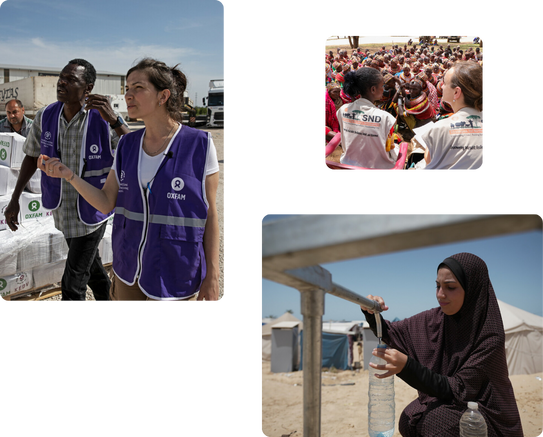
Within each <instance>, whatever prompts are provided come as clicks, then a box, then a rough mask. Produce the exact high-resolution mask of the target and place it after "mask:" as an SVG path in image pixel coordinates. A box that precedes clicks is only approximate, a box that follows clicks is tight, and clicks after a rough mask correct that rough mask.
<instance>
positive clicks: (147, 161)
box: [112, 125, 219, 188]
mask: <svg viewBox="0 0 543 437" xmlns="http://www.w3.org/2000/svg"><path fill="white" fill-rule="evenodd" d="M181 129H182V125H179V128H178V129H177V132H176V133H175V134H174V136H173V137H172V139H171V140H170V144H168V147H166V150H165V152H166V151H167V150H169V148H170V145H171V142H172V141H173V139H174V138H175V137H176V136H177V135H178V134H179V131H180V130H181ZM165 152H164V153H165ZM139 153H140V163H141V166H140V169H141V171H140V183H141V186H142V188H145V187H147V184H148V183H149V182H151V180H152V179H153V178H154V177H155V175H156V172H157V170H158V168H159V167H160V163H161V162H162V158H163V157H164V153H159V154H158V155H156V156H149V155H148V154H147V153H145V151H144V150H143V147H140V148H139ZM116 160H117V155H116V154H115V158H114V162H113V167H112V168H113V169H116V168H117V165H116ZM218 171H219V161H218V159H217V149H216V148H215V144H214V143H213V138H211V137H209V150H208V153H207V157H206V176H209V175H212V174H214V173H217V172H218Z"/></svg>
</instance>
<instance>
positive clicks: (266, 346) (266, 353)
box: [262, 313, 302, 361]
mask: <svg viewBox="0 0 543 437" xmlns="http://www.w3.org/2000/svg"><path fill="white" fill-rule="evenodd" d="M282 322H299V329H300V330H301V329H302V321H301V320H300V319H298V318H297V317H294V316H293V315H292V314H290V313H285V314H283V315H282V316H281V317H278V318H277V319H274V320H273V321H272V322H270V323H266V324H265V325H263V326H262V359H263V360H265V361H270V360H271V334H272V327H273V326H274V325H277V324H278V323H282Z"/></svg>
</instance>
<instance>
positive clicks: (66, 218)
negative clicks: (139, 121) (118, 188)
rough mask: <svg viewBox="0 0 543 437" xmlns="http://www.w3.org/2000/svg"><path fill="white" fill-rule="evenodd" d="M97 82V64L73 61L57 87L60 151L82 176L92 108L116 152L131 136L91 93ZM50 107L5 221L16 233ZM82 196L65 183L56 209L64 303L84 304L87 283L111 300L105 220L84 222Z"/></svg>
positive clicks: (37, 125)
mask: <svg viewBox="0 0 543 437" xmlns="http://www.w3.org/2000/svg"><path fill="white" fill-rule="evenodd" d="M95 81H96V70H95V69H94V67H93V66H92V64H90V63H89V62H87V61H85V60H83V59H74V60H72V61H70V62H69V63H68V65H66V67H64V69H63V70H62V72H61V73H60V75H59V80H58V84H57V100H58V101H59V102H62V103H64V106H63V108H62V111H61V112H60V116H59V120H58V121H59V123H58V144H57V149H58V151H59V154H60V155H61V159H62V161H63V163H64V164H66V165H67V166H68V167H70V168H72V169H73V170H74V171H75V172H76V173H77V174H80V172H81V169H80V162H81V156H80V154H81V148H82V147H81V145H82V142H83V141H84V135H85V134H86V127H87V123H88V117H89V112H88V111H89V110H91V109H96V110H98V111H99V113H100V116H101V117H102V118H103V119H104V120H105V121H106V122H108V123H109V125H110V128H111V129H109V135H110V138H111V146H112V148H115V147H116V146H117V143H118V141H119V138H120V136H122V135H124V134H126V133H128V132H130V130H129V129H128V126H126V124H124V123H123V122H122V118H121V117H120V116H119V114H117V113H116V112H115V111H113V109H112V108H111V105H110V104H109V102H108V100H107V98H106V97H104V96H100V95H93V94H91V91H92V89H93V87H94V83H95ZM45 109H46V108H42V109H40V110H39V111H38V113H37V114H36V117H35V119H34V123H33V124H32V127H31V129H30V132H29V134H28V137H27V139H26V142H25V144H24V148H23V150H24V152H25V154H26V156H25V158H24V161H23V164H22V166H21V171H20V173H19V178H18V180H17V185H16V187H15V190H14V192H13V195H12V198H11V202H10V204H9V205H8V207H7V208H6V210H5V217H6V223H7V225H8V226H9V227H10V229H11V230H13V231H15V230H17V225H18V223H17V217H18V214H19V197H20V195H21V193H22V191H23V189H24V187H25V185H26V183H27V182H28V181H29V180H30V178H31V177H32V175H33V174H34V172H35V171H36V168H37V161H38V157H39V155H40V153H41V152H40V147H41V146H40V140H41V137H42V118H43V113H44V110H45ZM106 144H107V139H106ZM105 177H107V174H106V175H105ZM104 179H105V178H104ZM77 198H78V193H77V191H76V190H75V189H74V188H73V187H72V185H71V184H62V192H61V201H60V205H59V206H58V208H56V209H54V210H53V217H54V220H55V226H56V227H57V229H59V230H60V231H61V232H63V234H64V238H65V239H66V242H67V243H68V248H69V250H68V258H67V259H66V268H65V270H64V275H63V277H62V282H61V288H62V300H85V298H86V290H87V284H88V285H89V287H90V288H91V290H92V291H93V293H94V297H95V299H96V300H109V287H110V285H111V281H110V280H109V277H108V276H107V273H106V271H105V269H104V267H103V265H102V261H101V259H100V256H99V254H98V244H99V243H100V241H101V239H102V237H103V235H104V232H105V227H106V222H104V223H101V224H98V225H87V224H85V223H83V221H82V220H81V218H80V217H79V214H78V208H77Z"/></svg>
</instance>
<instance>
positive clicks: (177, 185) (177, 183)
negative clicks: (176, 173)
mask: <svg viewBox="0 0 543 437" xmlns="http://www.w3.org/2000/svg"><path fill="white" fill-rule="evenodd" d="M184 186H185V181H184V180H183V179H181V178H173V179H172V188H173V189H174V190H175V191H181V190H182V189H183V187H184Z"/></svg>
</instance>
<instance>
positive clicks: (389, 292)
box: [262, 231, 543, 321]
mask: <svg viewBox="0 0 543 437" xmlns="http://www.w3.org/2000/svg"><path fill="white" fill-rule="evenodd" d="M542 250H543V249H542V235H541V232H539V231H534V232H524V233H519V234H511V235H506V236H501V237H495V238H484V239H478V240H469V241H465V242H460V243H455V244H446V245H440V246H433V247H428V248H423V249H416V250H409V251H402V252H397V253H392V254H386V255H379V256H373V257H367V258H359V259H355V260H348V261H342V262H337V263H331V264H322V267H324V268H326V269H327V270H329V271H330V272H331V274H332V280H333V281H334V282H335V283H337V284H339V285H342V286H344V287H346V288H347V289H349V290H351V291H353V292H355V293H358V294H360V295H363V296H367V295H368V294H372V295H379V296H382V297H383V298H384V300H385V302H386V303H387V305H388V306H389V307H390V309H389V310H388V311H387V312H385V313H383V316H384V317H385V318H386V319H388V320H393V319H394V318H395V317H398V318H400V319H403V318H405V317H409V316H412V315H414V314H416V313H419V312H421V311H424V310H427V309H430V308H433V307H436V306H437V304H436V298H435V279H436V269H437V266H438V264H439V263H440V262H441V261H442V260H443V259H444V258H446V257H448V256H450V255H453V254H455V253H459V252H471V253H474V254H475V255H477V256H479V257H480V258H482V259H483V260H484V261H485V262H486V264H487V266H488V269H489V273H490V279H491V281H492V285H493V287H494V291H495V292H496V295H497V297H498V299H500V300H502V301H504V302H506V303H508V304H511V305H513V306H516V307H518V308H521V309H523V310H525V311H529V312H531V313H534V314H537V315H539V316H543V298H542V289H543V286H542V265H543V260H542ZM262 291H263V292H262V317H268V316H270V315H274V316H277V317H278V316H281V315H282V314H283V313H284V312H285V311H286V310H292V311H293V314H294V315H295V316H296V317H298V318H300V319H301V318H302V315H301V314H300V293H299V292H298V291H297V290H295V289H293V288H290V287H286V286H283V285H281V284H277V283H275V282H272V281H268V280H265V279H264V280H262ZM323 320H335V321H340V320H348V321H350V320H365V318H364V315H363V314H362V313H361V312H360V310H359V307H358V306H357V305H355V304H353V303H351V302H347V301H344V300H342V299H339V298H337V297H335V296H332V295H327V296H326V301H325V314H324V316H323Z"/></svg>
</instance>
